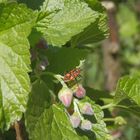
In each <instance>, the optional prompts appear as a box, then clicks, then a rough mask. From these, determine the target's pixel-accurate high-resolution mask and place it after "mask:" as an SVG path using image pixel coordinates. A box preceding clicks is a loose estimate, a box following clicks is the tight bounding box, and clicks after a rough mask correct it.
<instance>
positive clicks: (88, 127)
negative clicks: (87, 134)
mask: <svg viewBox="0 0 140 140" xmlns="http://www.w3.org/2000/svg"><path fill="white" fill-rule="evenodd" d="M80 128H81V129H82V130H91V129H92V123H91V122H90V121H89V120H83V121H82V123H81V127H80Z"/></svg>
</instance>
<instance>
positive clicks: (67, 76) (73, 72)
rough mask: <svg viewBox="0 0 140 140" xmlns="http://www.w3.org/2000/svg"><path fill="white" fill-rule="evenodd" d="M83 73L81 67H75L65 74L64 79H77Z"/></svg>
mask: <svg viewBox="0 0 140 140" xmlns="http://www.w3.org/2000/svg"><path fill="white" fill-rule="evenodd" d="M80 73H81V70H80V68H75V69H73V70H71V71H70V72H68V73H66V74H65V75H64V81H65V82H69V81H73V80H75V79H76V78H77V77H78V76H79V75H80Z"/></svg>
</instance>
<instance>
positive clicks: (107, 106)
mask: <svg viewBox="0 0 140 140" xmlns="http://www.w3.org/2000/svg"><path fill="white" fill-rule="evenodd" d="M114 106H115V104H113V103H110V104H107V105H104V106H102V107H101V109H107V108H110V107H114Z"/></svg>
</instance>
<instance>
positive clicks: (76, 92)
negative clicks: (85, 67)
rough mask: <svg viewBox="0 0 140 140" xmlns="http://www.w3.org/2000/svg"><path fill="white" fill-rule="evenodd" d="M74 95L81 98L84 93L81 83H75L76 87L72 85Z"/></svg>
mask: <svg viewBox="0 0 140 140" xmlns="http://www.w3.org/2000/svg"><path fill="white" fill-rule="evenodd" d="M74 95H75V96H76V97H77V98H83V97H84V96H85V95H86V90H85V89H84V88H83V86H82V85H78V86H77V85H76V87H74Z"/></svg>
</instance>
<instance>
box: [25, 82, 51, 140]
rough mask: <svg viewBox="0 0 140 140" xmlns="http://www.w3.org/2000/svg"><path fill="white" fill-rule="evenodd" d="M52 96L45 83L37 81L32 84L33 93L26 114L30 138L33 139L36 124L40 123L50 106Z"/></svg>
mask: <svg viewBox="0 0 140 140" xmlns="http://www.w3.org/2000/svg"><path fill="white" fill-rule="evenodd" d="M50 95H51V93H50V91H49V89H48V87H47V85H46V83H44V82H43V81H40V80H37V81H35V82H34V83H33V84H32V92H31V93H30V96H29V100H28V105H27V110H26V113H25V119H26V126H27V127H26V129H27V131H28V132H30V133H29V134H30V138H32V137H33V136H32V135H33V133H32V132H33V131H34V128H35V126H36V122H38V121H39V119H40V116H41V115H42V114H43V112H44V111H45V110H46V109H47V108H49V106H50ZM42 129H43V126H42ZM42 137H43V136H42Z"/></svg>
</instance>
